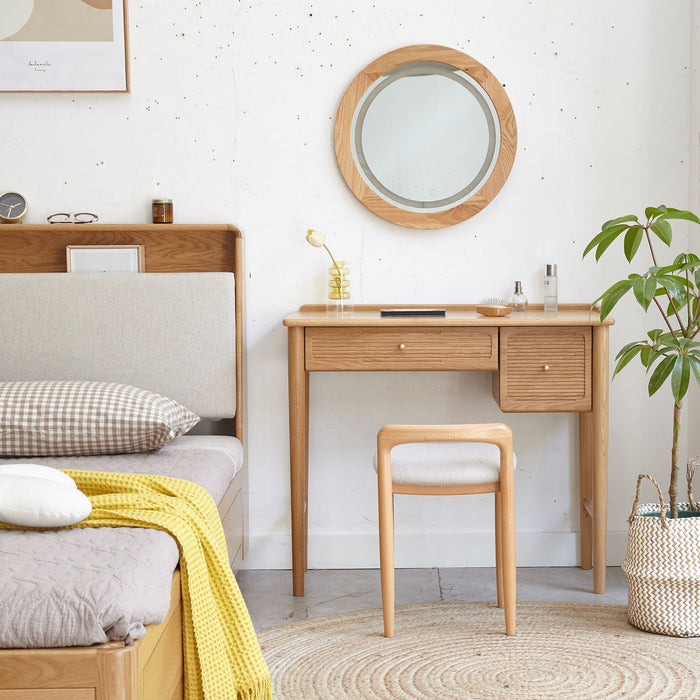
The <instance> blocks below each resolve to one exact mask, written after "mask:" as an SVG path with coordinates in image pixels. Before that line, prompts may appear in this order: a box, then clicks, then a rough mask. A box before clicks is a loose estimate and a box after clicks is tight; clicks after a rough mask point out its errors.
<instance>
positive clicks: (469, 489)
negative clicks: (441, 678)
mask: <svg viewBox="0 0 700 700" xmlns="http://www.w3.org/2000/svg"><path fill="white" fill-rule="evenodd" d="M458 442H459V443H471V444H465V445H461V446H460V452H461V453H460V454H459V455H458V456H455V455H451V456H450V457H449V458H446V455H445V454H444V453H445V452H446V449H445V448H449V449H452V450H454V447H452V446H450V445H445V444H443V443H458ZM408 443H436V444H431V445H426V446H425V451H423V450H422V449H420V448H417V447H412V448H405V449H404V450H401V448H399V450H398V451H396V453H395V454H394V457H393V464H392V454H391V452H392V448H394V447H396V446H397V445H403V444H408ZM479 443H482V444H479ZM494 445H495V446H496V448H497V449H495V448H494V447H493V446H494ZM411 450H413V451H415V452H419V451H420V453H421V454H415V455H414V456H413V458H411V455H410V451H411ZM399 451H401V452H403V454H401V455H400V454H398V452H399ZM375 466H376V469H377V479H378V486H379V489H378V491H379V561H380V569H381V582H382V608H383V612H384V636H385V637H393V636H394V494H395V493H408V494H417V495H452V494H466V493H493V494H495V502H496V507H495V511H496V590H497V603H498V607H499V608H505V618H506V634H507V635H512V634H515V498H514V495H513V466H514V457H513V435H512V433H511V430H510V428H509V427H508V426H507V425H503V424H502V423H483V424H475V425H385V426H384V427H383V428H382V429H381V430H380V431H379V434H378V435H377V455H376V465H375Z"/></svg>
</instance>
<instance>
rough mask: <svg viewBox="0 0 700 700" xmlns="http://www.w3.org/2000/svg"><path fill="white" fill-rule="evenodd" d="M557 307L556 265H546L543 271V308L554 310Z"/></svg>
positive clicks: (557, 280)
mask: <svg viewBox="0 0 700 700" xmlns="http://www.w3.org/2000/svg"><path fill="white" fill-rule="evenodd" d="M558 308H559V279H558V278H557V266H556V265H547V266H546V267H545V271H544V310H545V311H556V310H557V309H558Z"/></svg>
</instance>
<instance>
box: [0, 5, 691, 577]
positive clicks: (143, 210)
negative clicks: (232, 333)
mask: <svg viewBox="0 0 700 700" xmlns="http://www.w3.org/2000/svg"><path fill="white" fill-rule="evenodd" d="M129 14H130V17H129V29H130V40H131V50H130V54H131V77H132V92H131V93H130V94H128V95H123V94H110V95H94V94H92V95H91V94H46V95H22V94H5V95H2V97H0V99H1V100H2V116H1V117H0V119H2V122H3V124H5V125H6V127H7V126H8V125H10V126H11V127H12V129H10V130H9V131H10V134H11V135H10V137H9V138H10V141H9V144H8V142H7V141H5V150H4V158H3V161H2V162H3V165H4V167H3V170H2V178H1V179H2V181H3V182H2V184H0V186H2V187H5V188H6V189H17V190H19V191H20V192H23V193H24V194H26V195H27V197H28V198H29V201H30V207H31V209H30V215H29V217H28V221H30V222H42V221H43V220H44V218H45V216H46V215H47V214H50V213H52V212H54V211H83V210H86V209H87V210H94V211H96V212H97V213H99V214H100V217H101V220H103V221H112V222H140V221H147V220H148V219H149V215H150V211H149V203H150V199H151V198H152V197H158V196H172V197H173V199H174V202H175V217H176V221H178V222H199V221H210V222H232V223H235V224H237V225H239V226H240V227H241V228H242V229H243V231H244V233H245V235H246V240H247V267H248V279H247V294H248V297H247V300H248V305H247V313H248V329H247V331H248V333H247V340H248V372H249V378H248V408H249V420H248V425H249V439H248V454H249V463H250V469H251V478H250V486H251V494H250V499H251V545H252V546H251V552H250V556H249V558H248V560H247V562H246V566H248V567H288V566H289V565H290V561H291V555H290V538H289V486H288V444H287V438H288V432H287V389H286V334H285V330H284V328H283V326H282V320H283V318H284V317H285V315H286V314H287V313H289V312H290V311H292V310H293V309H295V308H296V307H298V306H299V305H300V304H302V303H306V302H313V301H320V300H321V295H322V288H323V280H322V276H323V273H324V271H325V269H326V268H327V266H328V261H327V260H326V259H325V258H324V254H323V253H322V252H321V251H318V250H315V249H312V248H311V247H309V246H308V245H307V244H306V242H305V241H304V233H305V231H306V229H307V228H309V227H312V228H316V229H319V230H321V231H323V232H325V233H326V235H327V236H328V238H329V245H330V246H331V249H332V250H333V251H334V253H335V254H336V256H337V257H340V258H344V259H346V260H347V261H348V264H349V265H350V267H351V270H352V279H353V281H352V285H353V292H354V293H355V296H356V301H358V302H379V301H381V302H412V303H423V302H425V303H457V302H475V301H478V300H479V298H481V297H484V296H502V295H507V294H509V292H510V289H511V285H512V282H513V280H514V279H522V280H523V283H524V288H525V292H526V294H527V295H528V296H529V298H530V300H531V301H533V302H541V300H542V274H543V269H544V265H545V264H546V263H548V262H556V263H558V264H559V270H560V300H561V301H562V302H575V301H584V302H588V301H590V300H592V299H593V298H595V297H596V296H597V295H598V294H599V293H600V292H601V291H602V290H603V289H604V288H606V287H607V286H608V284H609V283H610V282H611V281H612V280H613V279H616V278H617V277H619V276H621V275H623V274H627V265H626V263H624V260H623V257H622V254H621V253H620V254H618V255H612V256H610V259H609V260H605V261H603V262H601V264H599V265H597V266H596V265H595V264H594V262H593V261H592V260H589V259H586V260H585V261H582V260H581V253H582V251H583V248H584V246H585V244H586V242H587V241H588V240H589V239H590V238H591V237H592V236H593V235H594V234H595V233H596V232H597V231H598V230H599V227H600V224H601V223H602V222H603V221H605V220H606V219H609V218H612V217H614V216H616V215H620V214H624V213H628V212H630V211H635V212H641V211H643V208H644V207H645V206H646V205H649V204H658V203H662V202H665V203H668V204H670V205H672V206H677V207H686V206H693V207H694V208H695V209H698V208H699V207H698V202H697V200H698V197H697V187H695V188H692V187H691V186H690V181H691V178H690V167H691V165H690V163H691V159H690V156H691V153H690V148H689V144H690V142H691V139H690V133H691V127H690V125H689V114H690V107H691V100H690V95H691V89H690V85H691V79H690V72H691V71H690V69H691V58H693V56H694V55H695V58H696V60H697V56H696V54H697V50H695V51H693V52H692V53H691V26H692V22H691V21H690V20H691V3H690V0H677V1H676V2H674V3H667V4H666V5H664V12H663V14H659V12H658V3H657V2H655V1H654V0H643V1H641V0H618V1H617V2H614V3H610V2H606V1H604V0H591V2H588V3H586V4H581V3H573V2H556V1H555V0H509V1H508V2H502V3H493V2H485V1H483V0H482V1H481V2H476V1H474V0H470V1H468V2H461V3H456V2H453V1H452V0H432V2H430V3H425V2H418V1H417V0H383V1H382V2H369V1H367V0H359V1H358V2H355V3H347V2H345V1H341V0H327V1H326V2H325V3H315V2H301V0H285V1H284V2H282V1H280V0H275V1H271V0H267V1H266V2H262V1H260V0H250V1H249V2H246V3H231V2H230V1H229V0H209V1H208V2H206V3H194V2H184V0H179V1H178V0H175V1H174V2H168V3H166V2H163V1H162V0H161V1H156V0H152V1H151V2H149V3H135V2H132V3H131V6H130V8H129ZM696 22H697V18H696ZM412 43H437V44H444V45H447V46H452V47H454V48H457V49H460V50H462V51H465V52H466V53H469V54H470V55H472V56H474V57H475V58H477V59H478V60H480V61H481V62H482V63H484V64H486V65H487V66H488V67H489V68H490V69H491V70H492V71H493V72H494V73H495V75H496V76H497V77H498V78H499V79H500V80H501V82H502V83H504V84H505V85H506V90H507V92H508V94H509V96H510V99H511V101H512V103H513V107H514V110H515V114H516V118H517V122H518V131H519V148H518V155H517V158H516V161H515V166H514V168H513V172H512V174H511V177H510V179H509V181H508V182H507V183H506V186H505V187H504V189H503V190H502V191H501V193H500V195H499V196H498V198H497V199H496V200H495V201H494V202H493V203H492V204H491V205H490V206H489V207H487V208H486V209H485V210H484V211H482V212H481V213H480V214H478V215H477V216H476V217H474V218H473V219H471V220H469V221H466V222H464V223H462V224H459V225H457V226H454V227H451V228H448V229H443V230H439V231H432V232H421V231H414V230H409V229H403V228H401V227H398V226H395V225H392V224H390V223H387V222H385V221H383V220H382V219H379V218H377V217H376V216H374V215H373V214H371V213H370V212H369V211H368V210H366V209H364V207H362V206H361V205H360V204H359V203H358V202H357V201H356V200H355V199H354V198H353V196H352V195H351V193H350V192H349V190H348V189H347V188H346V186H345V184H344V182H343V180H342V178H341V176H340V174H339V172H338V169H337V167H336V164H335V160H334V154H333V148H332V127H333V119H334V114H335V110H336V108H337V105H338V102H339V100H340V98H341V96H342V94H343V92H344V90H345V88H346V87H347V85H348V84H349V82H350V81H351V79H352V78H353V77H354V75H355V74H356V73H357V72H358V71H359V70H361V69H362V68H363V67H364V66H365V65H366V64H367V63H369V62H370V61H371V60H373V59H374V58H376V57H377V56H379V55H381V54H382V53H384V52H386V51H389V50H392V49H394V48H398V47H399V46H402V45H407V44H412ZM693 82H694V83H696V82H697V78H695V79H694V81H693ZM697 94H698V93H697V91H696V92H695V93H694V96H695V97H697ZM697 126H698V125H697V123H696V120H694V121H693V127H692V128H693V134H694V135H693V139H692V143H693V147H692V155H693V161H692V162H693V163H694V172H695V171H697V157H696V155H697V133H698V129H697ZM5 131H7V128H6V129H5ZM693 177H694V178H697V174H696V175H694V176H693ZM689 192H692V202H691V201H689V197H690V196H691V195H690V194H689ZM686 236H687V233H686V232H685V231H684V230H683V228H682V227H680V228H679V230H678V233H677V238H678V241H679V243H680V244H683V242H684V238H685V237H686ZM623 313H624V315H625V317H624V318H621V317H620V314H623ZM620 314H618V323H617V324H616V325H615V326H614V327H613V329H612V334H611V346H612V348H611V349H612V350H613V354H614V351H615V350H616V349H617V348H618V347H620V346H621V345H622V344H623V343H624V342H628V341H629V340H632V339H635V338H636V337H640V336H641V335H642V334H643V331H642V330H641V329H642V328H643V319H642V318H641V317H640V314H639V313H638V312H637V311H636V310H635V309H634V307H633V306H632V305H631V304H629V305H624V306H623V308H622V309H621V312H620ZM311 401H312V406H313V409H312V413H311V464H310V475H311V491H310V542H311V547H310V551H309V564H310V566H311V567H325V566H375V565H377V563H378V556H377V552H376V512H375V511H376V506H375V481H374V473H373V471H372V469H371V466H370V458H371V454H372V451H373V442H374V439H375V435H376V431H377V429H378V428H379V427H380V426H381V425H383V424H384V423H388V422H402V421H406V422H409V421H415V422H428V421H430V422H449V421H460V422H469V421H477V420H493V419H502V418H505V420H506V421H507V422H508V423H509V424H510V425H511V426H512V427H513V430H514V433H515V439H516V446H517V451H518V455H519V461H520V466H519V469H518V473H517V477H516V488H517V490H518V500H517V502H518V513H517V527H518V531H519V533H520V535H519V562H520V564H521V565H534V564H574V563H576V561H577V551H576V544H577V535H576V531H577V528H578V522H577V519H578V515H577V513H578V507H577V504H576V494H577V483H576V469H575V463H576V450H577V432H576V420H575V417H574V416H572V415H568V414H559V415H558V414H543V415H518V414H509V415H507V416H505V417H504V416H503V415H502V414H501V413H500V411H499V409H498V407H497V406H496V405H495V404H494V403H493V400H492V399H491V396H490V377H489V376H488V375H485V374H480V373H471V374H468V373H467V374H448V373H437V374H433V373H430V374H423V375H421V374H415V373H408V374H399V373H397V374H369V373H368V374H353V375H350V374H345V375H343V374H316V375H313V376H312V387H311ZM670 430H671V412H670V402H669V397H668V396H667V395H663V396H659V397H655V398H654V399H653V400H649V399H647V398H646V391H645V384H644V382H643V378H642V374H641V370H640V369H638V368H636V367H635V368H630V369H628V370H626V372H625V373H623V375H621V376H620V377H619V378H617V379H616V380H615V382H614V383H613V386H612V392H611V420H610V434H611V439H610V510H609V513H610V515H609V530H610V562H611V563H619V562H620V561H621V559H622V556H623V553H624V542H625V518H626V516H627V514H628V511H629V508H630V505H631V500H632V496H633V493H632V492H633V486H634V476H635V475H636V473H637V472H639V471H642V470H644V471H650V472H652V473H654V474H657V475H658V476H659V477H660V478H661V479H662V480H663V481H664V482H665V481H666V473H667V471H668V469H667V463H668V460H669V454H670ZM491 526H492V522H491V515H490V509H489V504H488V501H486V500H484V501H480V500H479V498H477V497H469V498H464V499H463V498H462V497H455V498H454V499H453V500H451V501H448V502H446V501H439V500H436V499H425V498H424V499H411V497H404V498H403V499H401V500H399V501H398V506H397V532H398V533H400V535H399V537H400V541H399V543H398V552H397V557H398V562H399V564H401V565H410V566H424V565H434V564H441V565H464V564H485V563H489V562H490V561H491V556H492V554H491V552H492V544H491V535H490V534H489V533H490V531H491ZM436 532H441V533H443V537H441V538H439V539H436V538H434V537H433V538H427V537H426V534H425V533H428V534H430V533H436ZM466 535H469V536H466Z"/></svg>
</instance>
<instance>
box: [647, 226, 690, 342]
mask: <svg viewBox="0 0 700 700" xmlns="http://www.w3.org/2000/svg"><path fill="white" fill-rule="evenodd" d="M650 228H651V221H648V222H647V225H646V226H645V227H644V233H645V234H646V237H647V243H648V244H649V252H650V253H651V259H652V261H653V263H654V267H658V266H659V265H658V263H657V262H656V253H655V252H654V245H653V244H652V242H651V235H650V234H649V229H650ZM666 296H667V297H668V302H669V304H670V305H671V308H672V309H673V313H674V314H675V316H676V320H677V321H678V325H679V326H680V327H681V334H682V335H683V336H685V326H684V325H683V321H682V319H681V317H680V316H679V314H678V309H676V305H675V304H674V303H673V299H672V298H671V295H670V294H669V293H668V291H666ZM654 303H655V304H656V306H657V308H658V309H659V313H660V314H661V315H662V316H663V319H664V321H665V322H666V325H667V326H668V329H669V330H670V331H671V335H672V336H673V337H674V338H675V339H676V340H678V336H677V335H676V332H675V331H674V330H673V327H672V326H671V322H670V321H669V319H668V316H667V315H666V312H665V311H664V310H663V308H662V306H661V304H660V303H659V300H658V299H657V298H656V297H654Z"/></svg>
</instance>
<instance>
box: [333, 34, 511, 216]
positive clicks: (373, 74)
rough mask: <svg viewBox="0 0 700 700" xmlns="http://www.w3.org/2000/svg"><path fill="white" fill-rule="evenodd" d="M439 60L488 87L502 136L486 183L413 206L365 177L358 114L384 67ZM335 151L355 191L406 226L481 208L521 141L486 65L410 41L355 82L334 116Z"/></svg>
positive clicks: (500, 184)
mask: <svg viewBox="0 0 700 700" xmlns="http://www.w3.org/2000/svg"><path fill="white" fill-rule="evenodd" d="M418 61H435V62H439V63H445V64H447V65H451V66H453V67H455V68H457V69H459V70H462V71H464V72H465V73H467V74H468V75H469V76H470V77H471V78H472V79H473V80H475V81H476V82H477V83H479V85H481V87H482V88H483V89H484V90H485V91H486V93H487V94H488V96H489V97H490V99H491V101H492V103H493V106H494V108H495V110H496V114H497V116H498V120H499V125H500V130H501V142H500V148H499V153H498V157H497V159H496V164H495V166H494V168H493V170H492V172H491V174H490V175H489V177H488V179H487V180H486V181H485V182H484V184H483V185H482V186H481V187H480V189H479V190H477V191H476V192H475V193H474V194H473V195H472V196H471V197H469V198H468V199H466V200H465V201H463V202H461V203H459V204H457V205H455V206H454V207H452V208H450V209H444V210H440V211H432V212H431V211H429V210H426V211H414V210H408V209H403V208H401V207H400V206H397V205H395V204H392V203H391V202H389V201H387V200H386V199H384V198H383V197H381V196H380V195H379V194H377V193H376V192H375V191H374V190H373V189H372V188H371V187H370V186H369V185H368V184H367V182H366V181H365V179H364V177H363V175H362V173H361V172H360V170H359V169H358V167H357V163H356V162H355V157H354V155H353V145H352V136H353V133H352V132H353V120H354V117H355V111H356V110H357V107H358V105H359V104H360V102H361V101H362V98H363V97H364V95H365V93H366V92H367V90H368V89H369V88H370V87H371V86H372V85H373V84H374V83H375V81H376V80H378V79H379V78H381V77H382V76H383V75H384V74H385V73H387V72H388V71H390V70H393V69H395V68H398V67H399V66H402V65H404V64H405V63H413V62H418ZM334 135H335V154H336V158H337V160H338V166H339V167H340V172H341V173H342V175H343V178H344V179H345V182H346V183H347V185H348V187H349V188H350V190H351V191H352V192H353V194H354V195H355V197H357V199H359V200H360V202H361V203H362V204H364V205H365V206H366V207H367V208H368V209H369V210H370V211H372V212H374V213H375V214H377V216H380V217H382V218H383V219H386V220H387V221H391V222H392V223H395V224H398V225H399V226H405V227H407V228H415V229H435V228H443V227H445V226H452V225H453V224H457V223H459V222H461V221H464V220H465V219H468V218H470V217H472V216H474V214H477V213H478V212H480V211H481V210H482V209H483V208H484V207H485V206H486V205H487V204H489V203H490V202H491V201H492V200H493V199H494V197H495V196H496V195H497V194H498V192H499V191H500V190H501V188H502V187H503V185H504V184H505V181H506V180H507V179H508V175H509V174H510V171H511V168H512V167H513V161H514V160H515V151H516V146H517V141H518V137H517V127H516V124H515V115H514V114H513V107H512V105H511V103H510V100H509V99H508V95H507V94H506V92H505V90H504V89H503V86H502V85H501V83H499V82H498V80H497V79H496V77H495V76H494V75H493V73H491V71H489V70H488V68H486V67H485V66H483V65H482V64H481V63H479V62H478V61H477V60H475V59H474V58H472V57H471V56H468V55H467V54H465V53H462V52H461V51H457V50H456V49H451V48H448V47H446V46H436V45H432V44H420V45H415V46H405V47H403V48H400V49H396V50H395V51H390V52H389V53H386V54H384V55H383V56H380V57H379V58H378V59H376V60H375V61H373V62H372V63H370V64H369V65H368V66H367V67H366V68H365V69H364V70H362V71H361V72H360V73H359V75H358V76H357V77H356V78H355V79H354V80H353V81H352V83H350V86H349V87H348V89H347V90H346V92H345V95H344V96H343V99H342V100H341V102H340V105H339V107H338V113H337V115H336V119H335V134H334Z"/></svg>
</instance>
